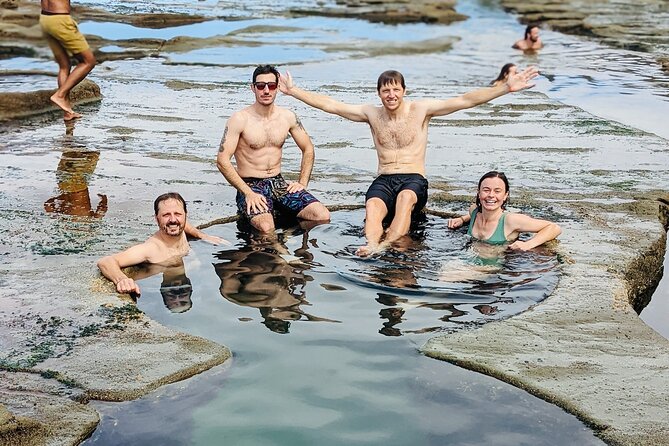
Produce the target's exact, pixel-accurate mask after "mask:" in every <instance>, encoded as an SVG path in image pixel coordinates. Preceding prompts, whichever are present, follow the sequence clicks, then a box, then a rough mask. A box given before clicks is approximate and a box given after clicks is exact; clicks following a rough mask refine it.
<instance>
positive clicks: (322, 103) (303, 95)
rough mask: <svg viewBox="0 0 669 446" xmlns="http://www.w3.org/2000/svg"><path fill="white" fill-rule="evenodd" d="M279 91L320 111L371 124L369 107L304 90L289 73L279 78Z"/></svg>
mask: <svg viewBox="0 0 669 446" xmlns="http://www.w3.org/2000/svg"><path fill="white" fill-rule="evenodd" d="M279 90H281V92H282V93H283V94H287V95H288V96H292V97H294V98H295V99H298V100H300V101H302V102H304V103H305V104H307V105H310V106H312V107H315V108H317V109H319V110H323V111H324V112H326V113H332V114H334V115H339V116H341V117H342V118H346V119H350V120H351V121H355V122H369V119H368V117H367V113H366V110H367V108H368V107H369V106H368V105H352V104H346V103H344V102H340V101H337V100H334V99H332V98H331V97H329V96H325V95H323V94H318V93H313V92H311V91H306V90H302V89H301V88H298V87H296V86H295V85H294V83H293V76H291V74H290V73H289V72H288V71H286V74H282V75H281V77H279Z"/></svg>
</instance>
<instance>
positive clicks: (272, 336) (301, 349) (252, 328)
mask: <svg viewBox="0 0 669 446" xmlns="http://www.w3.org/2000/svg"><path fill="white" fill-rule="evenodd" d="M362 214H363V212H362V211H356V212H344V211H338V212H335V213H334V214H333V218H332V221H331V223H329V224H325V225H320V226H316V227H315V228H312V229H310V230H309V231H307V232H303V231H301V230H299V229H294V230H290V231H284V232H279V234H278V235H279V237H278V240H274V241H267V240H255V241H253V242H251V244H249V239H248V237H246V236H239V235H238V237H239V238H237V237H235V233H236V232H237V230H236V225H235V224H228V225H225V226H222V227H212V228H209V232H211V233H213V234H216V235H219V236H223V237H226V238H227V239H228V240H236V242H235V244H234V246H230V247H223V248H221V247H212V246H211V245H207V244H205V243H203V242H195V243H193V248H194V250H193V252H192V253H191V254H190V255H189V256H187V257H186V258H185V259H184V267H183V268H179V269H178V271H176V272H175V271H174V270H170V271H167V272H165V273H163V274H162V275H161V274H158V275H156V276H152V277H149V278H147V279H144V280H141V281H140V286H141V287H142V289H143V290H144V292H143V294H142V297H141V298H140V299H139V301H138V306H139V308H140V309H142V311H144V312H146V313H147V314H148V315H149V316H150V317H151V318H152V319H154V320H158V321H160V322H162V323H164V324H167V325H170V326H173V327H178V328H179V329H181V330H183V331H186V332H189V333H192V334H195V335H198V336H203V337H206V338H208V339H212V340H215V341H218V342H221V343H224V344H225V345H228V346H230V348H231V349H232V350H233V352H234V360H233V362H232V364H230V365H229V366H226V367H224V368H223V370H221V371H219V372H218V373H212V374H206V375H208V376H205V377H200V378H196V379H195V380H194V383H191V384H188V389H187V390H186V389H184V388H183V387H181V388H179V387H180V386H178V385H177V386H171V389H164V390H161V391H159V392H158V393H157V394H154V395H151V396H149V397H146V398H143V399H141V400H139V401H138V402H135V403H133V404H125V403H124V404H121V405H118V404H113V405H110V404H102V403H96V407H98V408H99V409H101V411H102V413H103V414H104V416H103V420H102V423H101V425H100V427H99V428H98V430H97V431H96V432H95V433H94V435H93V437H92V438H91V439H89V440H88V441H87V442H86V443H85V444H115V443H116V444H118V443H119V442H122V443H124V444H142V443H143V442H146V441H151V442H159V443H161V444H214V443H217V442H220V441H227V442H230V443H232V444H277V445H280V444H291V445H308V444H316V443H317V444H332V445H335V444H344V443H346V444H379V443H384V444H390V445H404V444H435V445H436V444H552V440H553V438H555V437H556V436H560V437H562V438H564V439H565V441H566V442H568V443H570V444H601V442H600V441H599V440H598V439H596V438H595V437H594V436H593V435H592V433H591V432H590V431H588V430H587V429H584V428H583V427H581V426H580V423H579V422H578V421H577V420H575V419H573V418H572V417H568V416H564V414H561V413H560V411H559V409H557V408H554V407H553V408H548V407H547V408H544V407H543V406H544V405H545V404H546V403H543V402H541V401H540V400H538V399H536V398H534V397H530V396H528V395H524V394H522V393H521V392H513V391H512V390H511V388H510V386H508V385H505V384H502V383H499V382H496V381H495V380H492V379H491V378H487V377H484V376H481V375H478V374H473V373H467V372H465V371H463V370H460V369H458V368H457V367H454V366H451V365H448V364H446V363H440V362H438V361H433V360H430V359H427V358H424V357H422V356H421V355H419V354H418V353H417V346H418V345H420V344H422V343H423V342H424V340H425V339H427V338H426V336H427V335H428V334H429V333H433V332H434V331H440V330H444V329H456V328H458V327H459V328H464V327H471V326H473V325H476V324H481V323H485V322H489V321H492V320H496V319H500V318H504V317H509V316H511V315H512V314H515V313H517V312H519V311H522V310H524V309H526V308H527V307H528V306H530V305H533V304H535V303H536V302H537V301H540V300H541V299H543V298H544V297H545V296H546V294H548V293H549V292H550V291H551V290H552V287H554V286H555V283H556V280H557V273H556V271H555V266H556V262H555V257H554V256H551V255H549V254H548V253H545V254H544V255H539V254H535V255H534V256H532V254H530V255H529V256H524V257H523V258H519V257H518V256H515V257H514V256H513V255H510V256H502V257H501V259H500V262H499V263H498V265H497V266H494V267H493V270H488V273H487V275H486V276H488V277H487V280H485V279H484V278H482V277H480V276H474V278H472V279H471V280H470V281H468V282H467V281H465V280H464V279H462V278H461V280H462V281H461V282H460V283H450V284H449V283H441V284H440V285H441V286H440V287H439V288H437V287H436V286H435V285H434V284H436V283H437V281H436V279H435V278H432V284H433V285H432V290H431V291H430V287H429V286H428V285H426V284H425V283H422V284H421V286H422V287H424V288H416V286H417V282H420V281H421V280H425V279H419V278H417V277H416V275H417V274H416V273H418V272H424V271H425V270H428V271H431V270H435V269H436V268H437V267H438V265H440V264H441V263H442V261H443V260H444V259H451V260H452V259H453V257H454V256H453V255H452V252H449V251H456V250H457V251H459V252H463V249H462V248H463V245H464V244H465V242H466V236H465V235H464V234H463V233H462V232H461V231H448V230H447V229H446V228H445V223H446V221H445V220H444V219H442V218H432V217H431V218H430V219H429V220H428V222H427V223H426V225H425V226H424V227H423V228H422V230H420V231H416V232H415V233H414V237H413V240H412V241H411V242H408V243H407V245H406V250H407V251H405V252H404V253H395V254H394V255H395V256H396V257H397V258H396V259H394V260H393V261H389V259H388V256H385V258H383V257H382V258H381V259H376V260H361V259H357V258H355V257H354V256H353V255H351V254H350V251H351V250H353V248H354V246H352V244H354V243H357V242H358V241H359V239H360V236H359V233H360V232H361V231H362V227H361V226H360V221H361V217H362ZM449 239H450V242H449V241H448V240H449ZM436 240H441V241H442V242H444V241H445V243H440V244H435V243H434V242H435V241H436ZM409 252H410V253H409ZM465 252H466V251H465ZM421 256H423V257H424V258H421ZM461 257H462V258H463V261H464V260H465V259H466V258H467V256H466V254H463V255H462V256H461ZM509 257H511V258H509ZM398 258H399V259H403V260H398ZM409 260H411V261H412V262H417V264H412V265H409V264H408V261H409ZM425 263H428V264H427V265H426V264H425ZM398 270H400V271H401V274H400V277H398V275H397V274H396V272H397V271H398ZM381 271H385V272H381ZM493 271H494V272H493ZM470 272H471V271H470ZM349 274H354V275H355V276H356V280H349V279H348V277H349ZM367 274H371V275H375V276H376V279H375V280H380V281H382V283H380V284H378V285H377V286H374V287H372V286H370V284H369V283H364V282H363V281H364V280H366V279H367V278H366V277H364V276H365V275H367ZM185 276H187V277H188V279H186V278H185ZM492 276H495V277H492ZM185 283H189V284H190V286H185V287H184V284H185ZM420 289H425V290H426V291H427V292H420V293H417V291H419V290H420ZM158 290H160V292H158ZM446 290H450V291H446ZM191 293H192V294H191ZM179 295H180V297H179ZM212 389H216V390H214V391H213V390H212ZM166 400H168V401H169V404H168V403H167V401H166ZM544 409H548V410H544ZM510 413H512V414H513V415H512V416H509V414H510ZM148 414H150V417H149V416H148ZM155 419H170V420H172V421H171V422H170V423H165V424H164V425H162V428H161V430H160V431H158V430H155V429H152V430H151V433H148V432H147V431H146V429H147V423H148V424H149V425H151V423H152V422H153V421H152V420H155ZM120 426H122V428H119V427H120Z"/></svg>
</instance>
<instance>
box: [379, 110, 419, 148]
mask: <svg viewBox="0 0 669 446" xmlns="http://www.w3.org/2000/svg"><path fill="white" fill-rule="evenodd" d="M372 131H373V132H374V137H375V139H376V142H377V144H378V145H379V146H380V147H382V148H383V149H387V150H399V149H403V148H408V147H413V146H415V145H416V144H417V142H418V141H419V140H420V139H421V137H422V134H423V123H422V122H421V121H420V120H419V119H417V118H416V116H415V115H414V114H413V113H410V114H408V116H406V117H405V118H403V119H395V120H390V119H387V118H383V117H379V118H377V119H376V120H375V121H374V122H372Z"/></svg>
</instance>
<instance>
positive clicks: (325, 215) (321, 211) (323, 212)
mask: <svg viewBox="0 0 669 446" xmlns="http://www.w3.org/2000/svg"><path fill="white" fill-rule="evenodd" d="M315 220H318V221H330V211H329V210H328V208H326V207H325V206H323V205H320V206H319V207H318V208H317V209H316V215H315Z"/></svg>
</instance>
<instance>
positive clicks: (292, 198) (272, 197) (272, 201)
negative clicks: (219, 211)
mask: <svg viewBox="0 0 669 446" xmlns="http://www.w3.org/2000/svg"><path fill="white" fill-rule="evenodd" d="M242 179H243V180H244V182H245V183H246V184H248V185H249V187H250V188H251V190H253V192H256V193H258V194H261V195H263V196H264V197H265V198H266V199H267V207H268V208H269V210H268V211H266V212H267V213H271V214H272V215H273V216H274V217H276V216H277V214H278V213H282V214H284V213H288V214H290V215H292V216H296V215H297V214H299V213H300V211H302V209H304V208H306V207H307V206H309V205H310V204H311V203H315V202H317V201H318V200H317V199H316V197H314V196H313V195H311V194H310V193H309V192H307V191H306V189H302V190H300V191H297V192H292V193H290V192H288V191H287V187H288V183H286V180H284V179H283V177H282V176H281V174H279V175H277V176H275V177H270V178H242ZM237 211H238V212H239V214H240V215H242V216H244V217H246V218H247V219H248V220H251V219H252V218H253V217H255V216H256V215H260V214H264V213H265V212H253V211H251V213H250V214H249V213H247V212H246V197H245V196H244V194H242V193H241V192H237Z"/></svg>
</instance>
